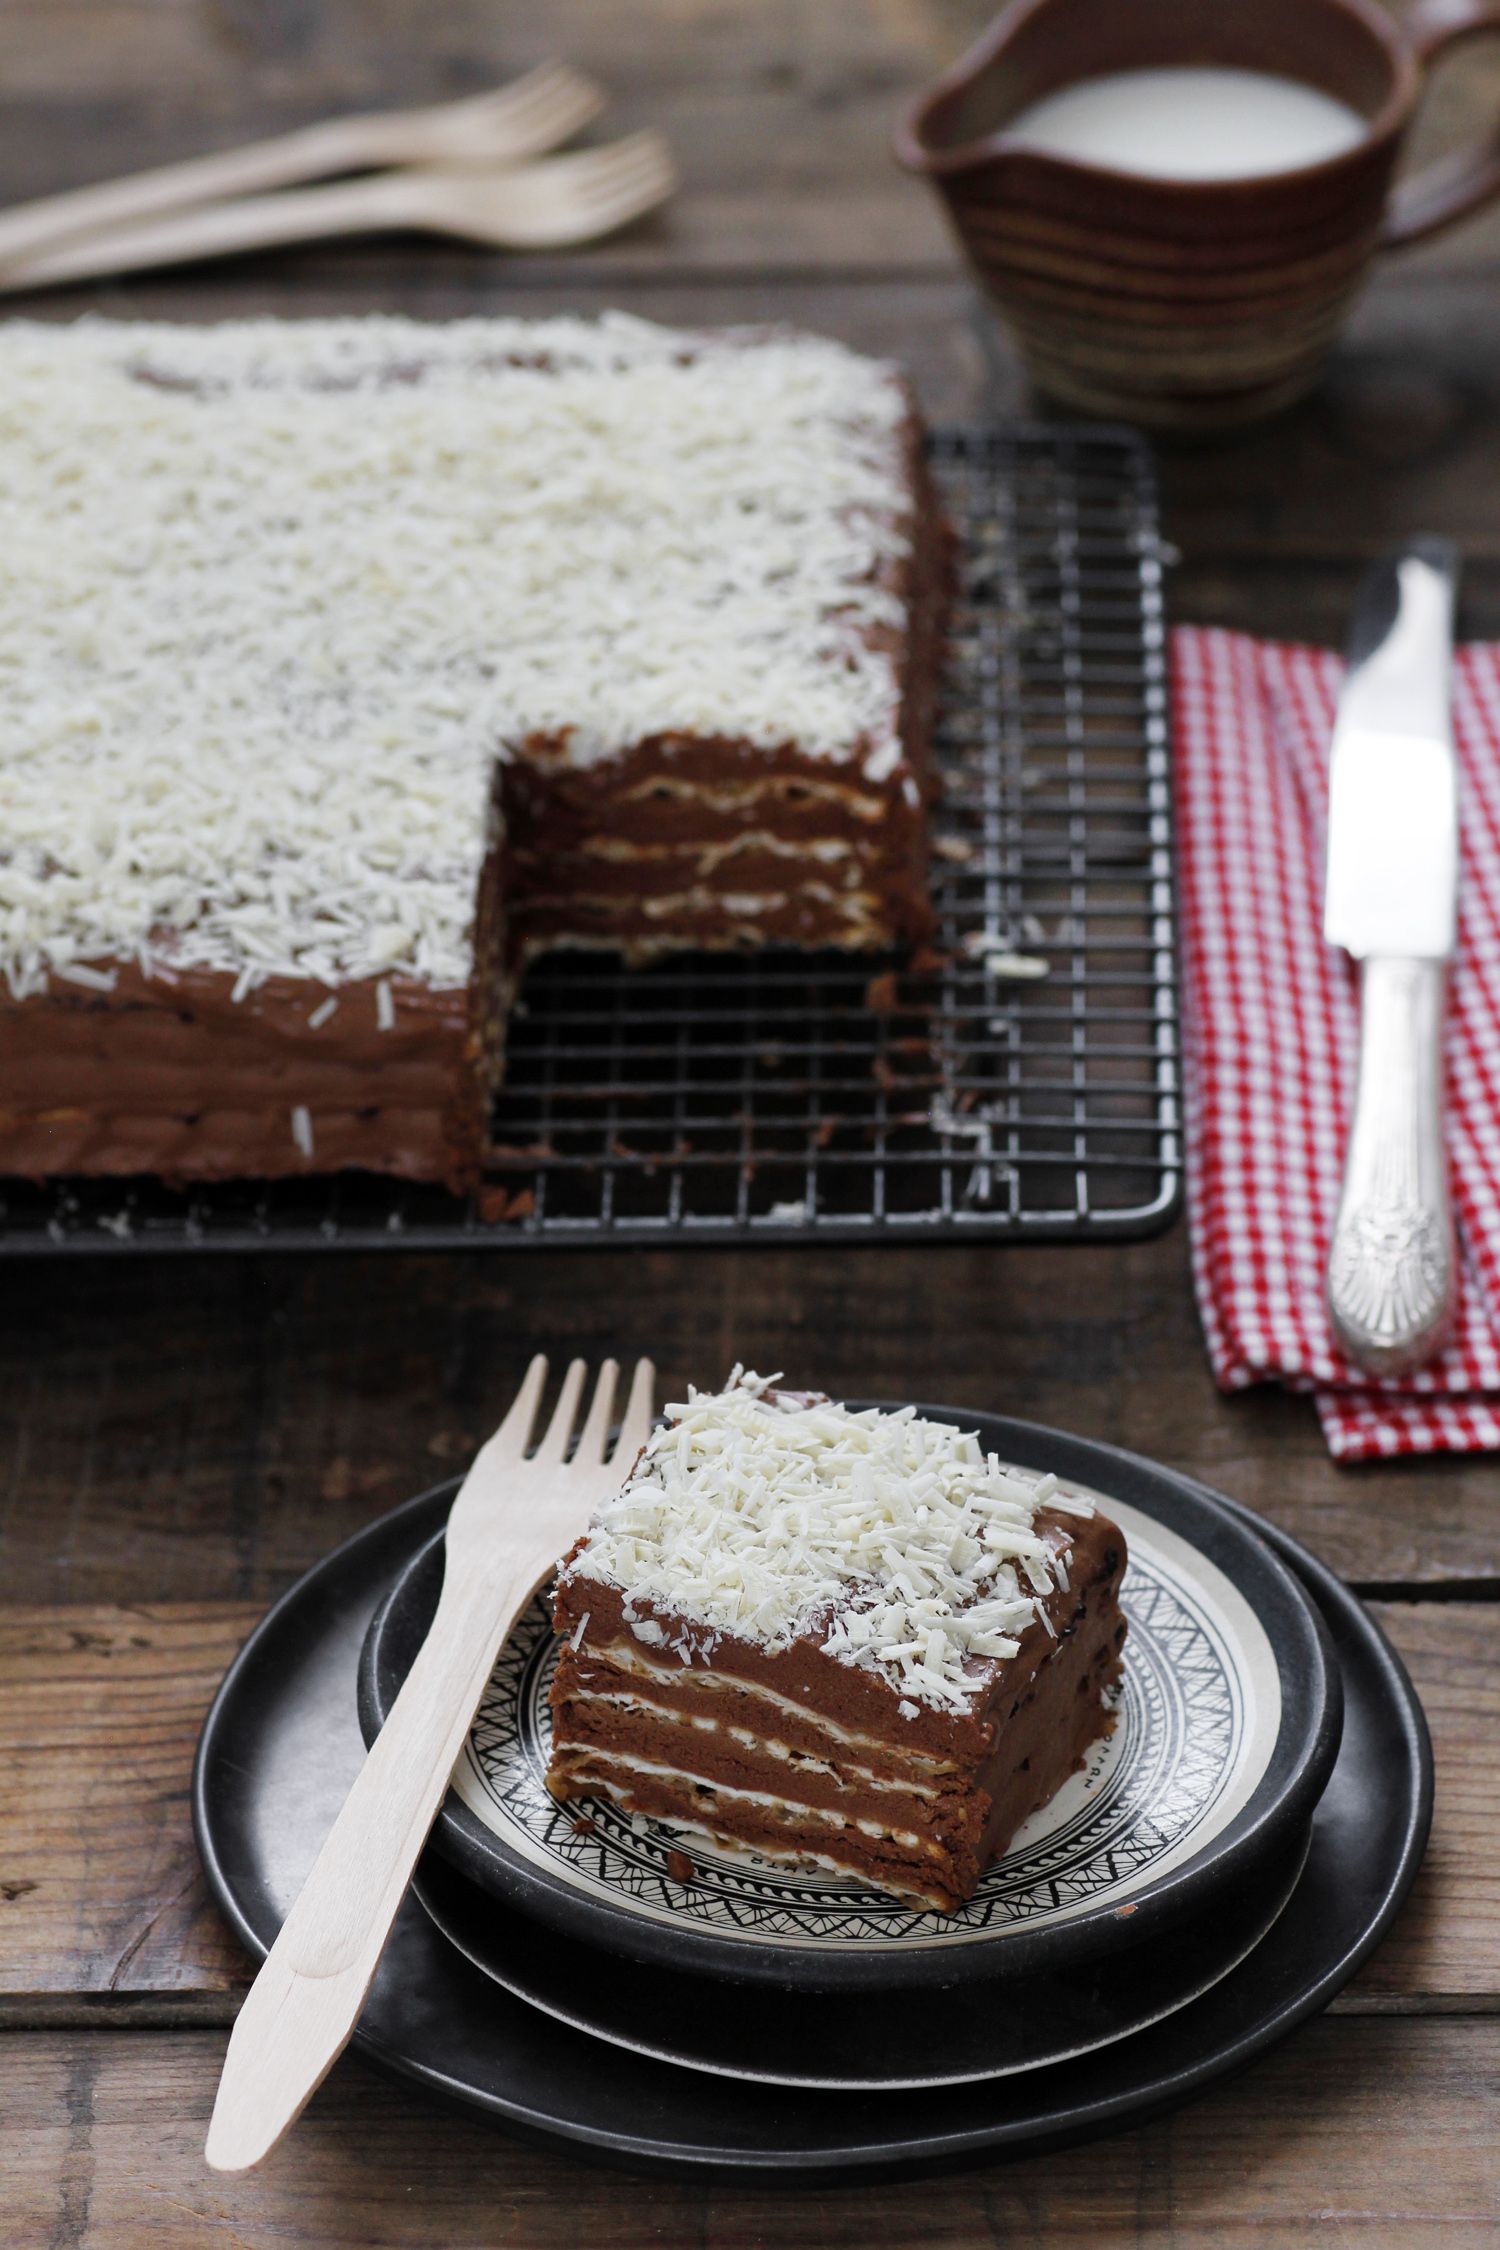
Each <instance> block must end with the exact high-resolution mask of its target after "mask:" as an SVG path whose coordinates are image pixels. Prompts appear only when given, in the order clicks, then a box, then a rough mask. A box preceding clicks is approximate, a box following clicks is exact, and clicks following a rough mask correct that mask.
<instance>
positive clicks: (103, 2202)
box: [0, 2019, 1500, 2250]
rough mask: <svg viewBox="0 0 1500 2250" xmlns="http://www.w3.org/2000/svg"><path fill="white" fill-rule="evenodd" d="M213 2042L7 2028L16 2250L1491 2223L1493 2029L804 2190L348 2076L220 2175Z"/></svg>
mask: <svg viewBox="0 0 1500 2250" xmlns="http://www.w3.org/2000/svg"><path fill="white" fill-rule="evenodd" d="M222 2051H223V2040H222V2035H221V2034H218V2033H215V2032H206V2031H205V2032H174V2033H166V2034H158V2035H155V2036H153V2037H152V2038H151V2039H150V2040H149V2041H146V2040H144V2039H143V2038H142V2037H141V2036H140V2035H138V2034H122V2035H115V2036H112V2035H110V2034H109V2033H108V2032H98V2031H95V2032H87V2033H85V2032H79V2033H74V2034H70V2035H67V2036H63V2035H59V2034H55V2033H53V2034H49V2033H44V2032H34V2033H27V2034H16V2035H12V2037H11V2039H10V2041H9V2042H8V2043H7V2046H6V2048H5V2049H4V2050H0V2071H3V2072H4V2079H3V2082H0V2094H3V2100H0V2116H3V2123H0V2163H3V2165H4V2171H5V2180H6V2221H7V2228H8V2231H7V2234H6V2237H5V2239H6V2243H7V2250H57V2246H58V2245H60V2244H67V2245H74V2244H79V2245H87V2250H143V2246H144V2245H146V2244H148V2243H149V2244H151V2245H153V2246H154V2250H207V2246H208V2245H211V2244H223V2245H225V2250H271V2246H272V2245H276V2246H278V2250H280V2246H281V2245H283V2244H287V2243H309V2244H313V2243H315V2244H320V2245H321V2244H326V2243H347V2244H359V2245H361V2246H363V2250H398V2246H399V2250H427V2246H431V2250H467V2246H472V2250H494V2246H495V2245H496V2244H499V2243H504V2244H506V2245H507V2250H577V2246H579V2245H587V2246H588V2250H646V2246H647V2245H652V2246H653V2250H654V2246H658V2245H673V2246H675V2245H679V2244H692V2245H693V2246H694V2250H807V2246H808V2245H809V2244H818V2245H824V2246H826V2250H867V2246H868V2245H870V2244H872V2243H881V2244H889V2245H891V2246H892V2250H1002V2246H1004V2250H1014V2246H1015V2245H1018V2244H1028V2245H1029V2244H1033V2243H1037V2244H1045V2245H1047V2246H1048V2250H1127V2246H1128V2250H1139V2246H1140V2245H1141V2244H1143V2243H1163V2244H1165V2243H1172V2244H1178V2245H1186V2244H1192V2245H1195V2246H1196V2245H1198V2244H1201V2243H1204V2242H1223V2243H1236V2244H1250V2243H1256V2244H1273V2243H1274V2244H1275V2246H1276V2250H1323V2246H1324V2245H1326V2244H1327V2243H1328V2242H1330V2241H1337V2242H1343V2243H1353V2244H1358V2245H1360V2246H1361V2250H1449V2246H1451V2245H1452V2244H1454V2243H1460V2244H1463V2245H1465V2250H1468V2246H1471V2245H1472V2246H1475V2250H1477V2246H1478V2245H1480V2244H1489V2243H1493V2241H1494V2238H1495V2237H1494V2216H1495V2211H1496V2209H1497V2207H1500V2144H1497V2142H1496V2139H1495V2136H1494V2134H1493V2130H1492V2125H1493V2117H1494V2106H1493V2105H1494V2100H1495V2092H1496V2085H1497V2081H1500V2022H1496V2021H1494V2020H1493V2019H1489V2020H1470V2021H1467V2022H1447V2023H1444V2022H1441V2021H1438V2020H1435V2019H1432V2020H1428V2021H1422V2022H1416V2023H1397V2022H1391V2021H1387V2022H1382V2023H1356V2022H1353V2021H1350V2020H1349V2019H1344V2020H1337V2019H1326V2020H1325V2021H1323V2022H1322V2023H1319V2024H1314V2025H1312V2026H1310V2027H1308V2028H1307V2029H1306V2030H1304V2031H1303V2032H1302V2033H1300V2034H1299V2035H1298V2036H1296V2037H1294V2038H1293V2039H1291V2040H1289V2041H1288V2042H1287V2044H1286V2045H1285V2046H1284V2047H1282V2048H1281V2049H1279V2050H1278V2051H1277V2052H1275V2053H1273V2054H1272V2055H1270V2056H1268V2057H1266V2058H1264V2059H1263V2060H1262V2061H1261V2062H1260V2063H1258V2064H1257V2065H1255V2066H1254V2068H1252V2069H1251V2070H1249V2071H1248V2072H1246V2073H1244V2074H1243V2075H1242V2076H1240V2077H1238V2078H1236V2079H1234V2080H1232V2081H1231V2082H1230V2083H1229V2084H1227V2085H1224V2086H1221V2087H1219V2088H1217V2089H1216V2090H1215V2091H1214V2092H1212V2093H1210V2094H1208V2095H1207V2096H1205V2097H1204V2098H1203V2099H1202V2100H1200V2101H1197V2102H1195V2103H1193V2104H1191V2105H1190V2106H1189V2107H1188V2108H1186V2109H1183V2110H1180V2111H1178V2112H1177V2113H1176V2114H1175V2115H1173V2116H1171V2117H1168V2118H1164V2119H1162V2120H1160V2121H1159V2122H1157V2123H1156V2124H1153V2125H1148V2126H1145V2127H1143V2128H1141V2129H1140V2130H1138V2131H1136V2132H1132V2133H1125V2134H1121V2135H1118V2136H1117V2137H1116V2138H1114V2139H1112V2140H1109V2141H1106V2142H1103V2143H1101V2144H1099V2145H1097V2146H1095V2147H1092V2148H1087V2149H1081V2150H1078V2151H1075V2152H1073V2153H1070V2154H1069V2155H1067V2156H1066V2157H1055V2156H1047V2157H1033V2158H1023V2159H1022V2160H1020V2161H1019V2162H1016V2163H1011V2164H1007V2165H993V2166H990V2167H988V2168H986V2169H982V2170H979V2171H975V2172H972V2173H970V2174H968V2175H966V2176H964V2177H960V2178H955V2179H949V2180H941V2181H935V2182H934V2181H916V2182H908V2183H905V2184H896V2185H882V2186H880V2187H878V2188H852V2189H842V2190H839V2189H820V2190H818V2191H816V2192H808V2191H802V2192H799V2191H797V2190H795V2189H770V2190H767V2189H760V2190H757V2189H755V2188H753V2187H750V2188H746V2187H712V2186H698V2185H696V2184H693V2183H689V2182H683V2181H679V2180H670V2179H669V2180H662V2179H651V2180H642V2181H635V2182H632V2181H629V2180H624V2179H622V2178H620V2177H619V2175H618V2174H612V2173H610V2172H605V2171H601V2170H598V2169H596V2168H594V2167H593V2166H592V2165H590V2164H588V2163H584V2162H580V2161H578V2160H577V2159H576V2158H574V2157H571V2156H566V2155H560V2154H553V2153H551V2152H548V2151H544V2150H539V2149H532V2148H527V2147H523V2146H522V2145H521V2144H520V2143H518V2142H516V2141H514V2140H512V2139H511V2138H509V2137H508V2136H507V2135H506V2134H504V2133H503V2132H500V2131H497V2130H494V2129H491V2128H489V2127H487V2126H486V2125H484V2124H482V2123H480V2122H478V2121H477V2120H475V2119H472V2118H465V2117H461V2116H454V2115H450V2114H446V2113H444V2112H441V2111H438V2110H435V2109H432V2108H430V2107H429V2106H428V2105H426V2104H425V2103H422V2102H420V2101H419V2100H417V2099H415V2098H414V2097H413V2096H412V2095H411V2094H410V2093H409V2092H408V2091H406V2090H405V2089H403V2088H401V2087H399V2086H392V2085H389V2084H387V2083H386V2082H385V2081H384V2080H382V2079H380V2078H377V2077H376V2076H375V2075H374V2074H373V2072H371V2071H369V2070H368V2069H367V2068H366V2067H365V2066H364V2065H363V2064H361V2063H358V2062H354V2063H350V2064H347V2065H344V2066H341V2067H340V2068H339V2069H338V2070H337V2071H336V2072H335V2074H334V2076H333V2077H332V2079H331V2080H330V2081H329V2082H328V2084H327V2085H326V2086H325V2087H324V2088H323V2090H322V2092H321V2093H319V2094H317V2095H316V2096H315V2097H314V2099H313V2103H312V2107H311V2108H310V2110H309V2111H308V2114H307V2116H306V2118H305V2119H304V2120H303V2122H302V2124H301V2125H300V2126H299V2127H298V2129H297V2131H296V2133H295V2134H294V2135H293V2136H292V2138H291V2139H290V2141H288V2142H287V2143H286V2144H285V2145H284V2146H283V2147H282V2148H281V2149H279V2150H278V2151H277V2152H276V2154H275V2155H274V2156H273V2157H271V2158H270V2160H269V2161H268V2163H267V2164H266V2166H265V2168H264V2170H263V2171H261V2172H259V2173H253V2174H250V2175H247V2176H242V2177H239V2178H215V2177H213V2176H211V2175H209V2174H207V2173H206V2172H205V2171H204V2169H203V2164H202V2158H201V2154H200V2151H201V2147H202V2140H203V2133H204V2129H205V2126H206V2123H207V2119H208V2112H209V2105H210V2102H211V2099H212V2092H213V2082H214V2077H215V2074H216V2071H217V2068H218V2064H219V2059H220V2056H221V2054H222ZM621 2067H622V2068H626V2067H628V2065H626V2064H624V2063H622V2066H621Z"/></svg>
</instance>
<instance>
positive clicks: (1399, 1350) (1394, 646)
mask: <svg viewBox="0 0 1500 2250" xmlns="http://www.w3.org/2000/svg"><path fill="white" fill-rule="evenodd" d="M1457 587H1458V554H1457V551H1456V549H1455V548H1454V547H1453V546H1452V545H1451V544H1450V542H1449V541H1447V540H1446V539H1427V538H1421V539H1413V540H1411V541H1409V542H1408V544H1407V545H1406V546H1404V547H1402V548H1401V549H1399V551H1398V552H1397V553H1396V554H1394V555H1392V556H1391V557H1390V559H1389V560H1388V561H1386V562H1383V563H1381V564H1379V565H1378V566H1377V567H1376V569H1374V570H1372V571H1371V572H1370V574H1369V576H1368V577H1367V578H1366V580H1365V582H1364V585H1363V587H1362V588H1361V590H1360V595H1359V600H1358V603H1357V605H1356V609H1355V614H1354V623H1353V628H1352V631H1351V634H1350V641H1349V669H1348V673H1347V675H1346V677H1345V681H1344V686H1343V690H1342V692H1341V694H1340V696H1339V704H1338V715H1337V718H1336V720H1335V723H1334V732H1333V752H1332V758H1331V763H1330V767H1329V802H1328V883H1327V890H1326V893H1325V897H1324V909H1323V935H1324V937H1325V938H1326V939H1327V941H1328V943H1329V944H1330V945H1338V946H1342V947H1343V948H1344V950H1345V951H1346V952H1348V953H1351V954H1353V955H1354V957H1355V959H1356V960H1357V961H1358V962H1359V963H1360V979H1359V989H1360V1035H1359V1072H1358V1078H1357V1081H1356V1085H1355V1094H1354V1116H1353V1122H1352V1124H1351V1127H1350V1132H1349V1147H1348V1153H1347V1156H1346V1159H1345V1164H1344V1184H1343V1192H1342V1194H1341V1196H1340V1199H1339V1207H1338V1215H1337V1217H1336V1218H1335V1220H1334V1226H1333V1241H1332V1247H1331V1249H1330V1252H1329V1259H1328V1310H1329V1314H1330V1317H1331V1319H1332V1321H1333V1326H1334V1330H1335V1333H1336V1334H1337V1336H1338V1339H1339V1341H1340V1343H1341V1344H1342V1345H1343V1347H1344V1350H1345V1351H1346V1352H1347V1353H1348V1355H1349V1357H1350V1359H1352V1360H1353V1361H1354V1362H1355V1364H1356V1365H1357V1366H1359V1367H1362V1368H1364V1369H1365V1370H1366V1371H1367V1372H1368V1373H1370V1374H1373V1375H1400V1374H1406V1373H1408V1372H1409V1371H1410V1370H1411V1369H1412V1368H1415V1367H1420V1366H1422V1365H1423V1364H1424V1363H1425V1362H1426V1361H1427V1360H1429V1359H1431V1358H1432V1356H1433V1354H1434V1353H1435V1352H1438V1351H1440V1350H1441V1349H1442V1347H1443V1344H1444V1343H1445V1341H1446V1340H1447V1334H1448V1329H1449V1326H1450V1323H1451V1319H1452V1310H1453V1285H1454V1259H1455V1248H1454V1239H1453V1219H1452V1213H1451V1210H1450V1206H1449V1201H1448V1165H1447V1155H1446V1151H1445V1148H1444V1140H1443V1014H1444V1000H1445V986H1446V982H1447V965H1448V959H1449V956H1450V955H1451V953H1452V951H1453V943H1454V933H1455V927H1456V918H1457V902H1458V776H1457V769H1456V765H1455V760H1454V755H1453V723H1452V716H1451V697H1452V671H1453V611H1454V602H1455V597H1456V593H1457Z"/></svg>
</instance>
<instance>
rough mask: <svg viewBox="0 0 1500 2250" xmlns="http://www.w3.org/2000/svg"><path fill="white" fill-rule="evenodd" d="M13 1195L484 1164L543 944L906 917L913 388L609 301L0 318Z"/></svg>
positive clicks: (924, 721) (911, 893)
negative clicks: (50, 1181) (38, 1187)
mask: <svg viewBox="0 0 1500 2250" xmlns="http://www.w3.org/2000/svg"><path fill="white" fill-rule="evenodd" d="M0 445H3V448H4V457H5V474H4V477H3V479H0V1172H12V1173H19V1174H25V1175H29V1176H32V1177H35V1178H46V1177H49V1176H52V1175H56V1174H62V1173H69V1172H73V1173H83V1174H87V1173H132V1172H142V1173H153V1172H154V1173H158V1174H162V1175H165V1176H166V1177H168V1178H171V1179H178V1180H192V1179H215V1178H225V1177H233V1176H235V1175H247V1176H259V1177H274V1176H276V1175H280V1174H286V1173H297V1172H326V1171H333V1170H337V1169H340V1168H342V1167H344V1166H359V1167H363V1168H367V1169H371V1170H377V1171H388V1172H393V1173H397V1174H402V1175H404V1176H406V1177H409V1178H413V1179H419V1180H420V1179H442V1180H447V1181H449V1182H450V1183H451V1184H453V1185H455V1186H462V1185H465V1184H467V1183H468V1182H471V1181H472V1180H473V1179H474V1177H475V1176H476V1173H477V1172H478V1169H479V1167H480V1163H481V1160H482V1156H483V1150H484V1140H485V1127H486V1121H487V1118H488V1115H489V1110H490V1105H491V1099H492V1096H493V1093H494V1091H495V1087H496V1085H497V1083H498V1080H499V1077H500V1073H501V1069H502V1065H503V1053H504V1034H505V1023H506V1017H507V1013H508V1010H509V1008H510V1005H511V1001H512V999H513V996H514V992H515V989H516V985H517V983H518V981H519V978H520V976H521V973H522V971H523V970H524V967H525V964H526V962H527V961H528V960H529V959H531V958H532V957H533V956H534V955H535V954H537V953H539V952H542V951H545V950H546V949H547V948H549V947H553V946H590V947H593V946H602V947H608V948H611V949H614V950H619V951H623V952H625V953H626V954H628V955H629V956H630V957H632V958H634V959H637V960H644V959H649V958H651V957H652V956H654V955H656V954H658V953H662V952H665V951H668V950H670V949H673V948H677V947H702V946H706V947H716V948H724V947H754V946H762V945H770V944H792V945H798V946H837V947H844V948H852V949H863V948H869V947H883V946H888V945H891V944H894V943H898V942H900V941H902V940H905V939H910V938H915V937H917V936H920V935H921V934H922V933H923V931H924V930H925V929H926V927H927V924H928V907H927V900H926V887H925V866H926V825H925V811H926V792H927V787H928V769H929V745H930V735H931V727H932V716H933V705H934V700H935V693H936V681H937V666H938V656H939V643H940V638H941V629H942V611H943V602H944V593H945V588H946V578H947V571H946V550H945V534H944V529H943V525H942V521H941V517H940V513H939V510H938V507H937V503H936V501H935V498H934V495H933V492H932V488H931V486H930V484H929V481H928V477H927V471H926V467H925V462H924V456H923V449H922V433H921V429H920V425H919V423H918V420H917V416H916V413H915V409H914V406H913V402H912V398H911V393H910V391H909V388H908V386H907V385H906V383H905V381H904V380H903V378H902V377H901V375H900V374H899V373H898V371H897V370H896V369H894V368H892V367H890V366H888V365H885V364H882V363H879V362H876V361H872V360H867V359H862V358H860V357H859V356H858V355H856V354H855V353H852V352H849V351H846V350H845V349H844V348H843V347H842V346H840V345H838V344H835V343H831V342H828V341H826V340H824V339H822V338H818V337H811V336H798V335H788V334H761V333H754V334H752V333H744V334H732V333H724V334H715V333H708V332H694V333H687V332H682V331H675V330H671V329H666V328H660V327H656V326H654V325H652V324H650V323H647V322H644V321H638V320H634V319H629V318H627V317H625V316H623V315H612V316H606V317H605V318H603V319H601V320H598V321H585V320H577V319H561V318H560V319H552V320H543V321H521V320H509V319H502V320H469V321H459V322H455V323H453V324H450V325H447V326H437V325H430V324H424V323H422V322H417V321H409V320H395V319H368V320H336V321H307V322H286V323H278V322H275V321H260V322H236V323H229V324H226V325H224V326H220V327H213V326H210V327H202V328H190V327H171V326H166V325H159V324H147V323H117V322H111V321H103V320H82V321H78V322H75V323H72V324H69V325H51V324H47V325H42V324H34V323H30V322H25V321H17V322H11V323H8V324H5V325H3V326H0Z"/></svg>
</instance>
